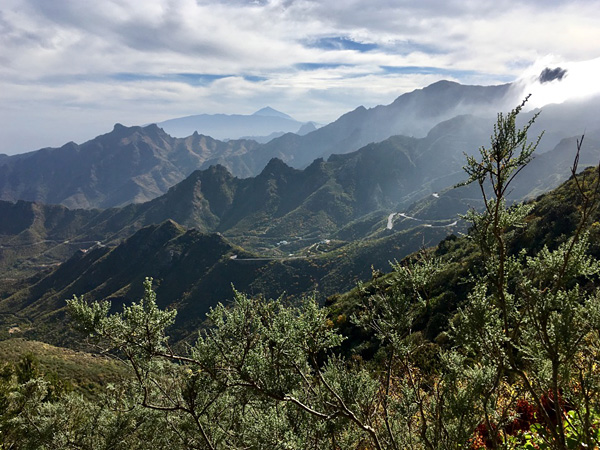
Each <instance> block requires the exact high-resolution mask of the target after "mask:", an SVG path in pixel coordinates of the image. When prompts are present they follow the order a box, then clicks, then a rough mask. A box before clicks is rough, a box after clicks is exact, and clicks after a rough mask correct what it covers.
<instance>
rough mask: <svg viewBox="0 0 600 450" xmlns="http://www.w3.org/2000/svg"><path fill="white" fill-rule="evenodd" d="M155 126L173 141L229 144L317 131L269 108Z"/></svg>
mask: <svg viewBox="0 0 600 450" xmlns="http://www.w3.org/2000/svg"><path fill="white" fill-rule="evenodd" d="M157 125H158V126H159V127H160V128H162V129H163V130H165V132H167V133H168V134H170V135H171V136H173V137H180V138H182V137H186V136H190V135H192V134H194V133H199V134H204V135H206V136H211V137H213V138H215V139H220V140H230V139H241V138H249V137H252V136H256V137H257V139H256V140H257V141H264V142H267V141H269V140H270V139H272V138H274V137H277V136H281V135H282V134H285V133H296V134H300V135H303V134H306V133H307V132H310V131H313V130H314V129H316V127H315V125H314V123H312V122H298V121H297V120H295V119H293V118H292V117H290V116H288V115H287V114H285V113H282V112H280V111H277V110H275V109H273V108H271V107H270V106H267V107H265V108H262V109H259V110H258V111H256V112H255V113H254V114H250V115H243V114H200V115H196V116H187V117H180V118H176V119H169V120H165V121H163V122H158V123H157Z"/></svg>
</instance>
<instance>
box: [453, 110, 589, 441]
mask: <svg viewBox="0 0 600 450" xmlns="http://www.w3.org/2000/svg"><path fill="white" fill-rule="evenodd" d="M519 111H520V108H517V109H515V110H514V111H512V112H511V113H510V114H509V115H508V116H507V117H503V116H502V115H499V116H498V123H497V126H496V128H495V131H494V136H493V137H492V147H491V148H490V149H489V150H488V149H482V150H481V159H480V160H475V159H474V158H470V159H469V160H468V165H467V168H466V170H467V173H469V175H470V179H469V182H477V183H479V185H480V187H481V192H482V194H483V196H484V200H485V207H486V209H485V210H484V211H483V213H476V212H471V213H470V214H469V216H468V217H469V218H470V219H471V221H472V223H473V227H472V232H471V235H470V236H471V238H472V239H474V240H475V242H476V243H477V244H478V246H479V248H480V249H481V251H482V254H483V255H484V261H485V267H484V269H483V272H482V274H481V275H480V276H479V277H477V279H476V283H475V287H474V288H473V290H472V292H471V293H470V294H469V297H468V301H467V303H466V305H465V307H464V308H463V309H462V310H461V312H460V317H459V319H460V320H459V321H458V323H457V326H456V329H455V332H456V338H457V340H458V342H459V343H460V344H461V346H462V349H463V350H464V351H466V352H468V353H469V354H471V355H472V356H474V357H475V358H476V359H477V360H478V361H479V362H480V363H481V364H483V365H484V366H485V368H486V370H488V371H491V372H493V373H494V376H493V380H492V383H491V384H490V385H489V386H488V387H487V392H486V393H485V395H484V396H483V397H482V401H483V407H484V408H485V410H486V424H487V427H488V429H492V428H493V427H494V426H498V425H502V421H503V420H504V421H507V419H508V418H507V417H506V415H505V414H504V415H503V414H502V413H500V412H499V411H500V410H501V409H502V408H500V406H499V405H498V403H497V402H498V399H499V396H500V394H501V391H502V387H503V386H505V385H507V384H511V385H513V386H518V389H519V390H520V391H521V393H522V395H523V396H526V397H527V398H529V399H530V400H531V401H532V403H534V404H535V405H536V407H537V410H538V414H539V415H540V417H539V419H540V420H542V422H544V423H545V426H546V430H547V434H546V436H545V439H546V441H547V444H548V445H550V447H551V448H556V449H565V448H567V447H566V445H567V442H566V435H565V429H564V423H563V420H556V417H559V418H562V417H563V416H564V412H565V407H566V405H569V407H570V408H574V409H575V411H576V414H578V415H580V416H582V417H587V418H588V419H589V417H590V415H591V413H592V411H593V410H594V409H595V408H597V406H598V405H597V396H598V385H597V384H596V385H595V386H594V385H593V384H592V383H589V382H588V381H589V379H590V376H592V372H593V371H591V370H590V364H591V361H593V360H597V358H598V322H597V315H596V314H595V313H594V312H595V311H597V310H598V308H599V296H598V290H597V289H591V290H586V289H584V288H582V286H581V282H582V281H584V280H585V279H589V278H590V277H592V276H594V275H596V274H598V272H599V270H600V265H599V263H598V261H596V260H595V259H593V258H592V257H590V256H588V255H587V254H586V251H587V248H588V242H587V236H586V233H585V228H586V226H588V223H587V220H588V218H589V217H590V213H591V211H592V209H593V208H594V207H595V205H596V203H597V201H598V185H597V184H596V185H594V186H584V183H585V180H580V179H578V178H577V177H578V176H577V175H576V168H577V166H576V164H575V165H574V167H573V170H572V172H573V176H574V177H575V182H576V185H577V188H578V193H579V196H580V205H581V207H580V213H581V223H580V225H579V227H578V228H577V231H576V232H575V234H574V235H573V236H572V237H570V238H569V239H568V240H567V241H566V242H564V243H563V244H561V245H560V246H559V247H558V248H557V249H555V250H550V249H548V248H543V249H542V250H541V251H540V252H539V253H538V254H537V255H535V256H526V252H525V251H524V250H523V251H521V252H520V253H518V254H516V255H515V254H510V253H509V252H508V249H507V244H506V239H507V235H508V233H510V232H512V230H513V229H515V228H518V227H523V226H525V218H526V215H527V214H528V212H529V207H528V206H526V205H517V206H513V207H507V206H506V204H505V198H504V197H505V194H506V192H507V189H508V188H509V186H510V183H511V181H512V179H513V178H514V176H515V175H516V174H517V173H518V172H519V171H520V170H521V169H522V168H523V167H524V166H525V165H526V164H527V163H528V162H529V160H530V159H531V153H532V151H533V150H534V149H535V145H536V144H530V143H528V142H527V138H526V136H527V130H528V128H529V127H530V126H531V124H532V121H530V122H529V123H528V124H527V125H526V126H525V128H523V129H522V130H517V129H516V127H515V118H516V115H517V114H518V113H519ZM532 120H533V119H532ZM519 149H520V150H519ZM576 161H577V158H576ZM594 376H595V375H594ZM582 388H583V390H582ZM556 399H558V400H557V401H555V400H556ZM549 403H550V404H551V407H548V404H549ZM494 416H496V417H494ZM579 437H580V439H581V442H584V443H586V444H587V445H590V446H593V445H597V443H596V444H595V443H594V442H593V438H592V434H591V428H590V423H589V422H588V423H587V427H582V428H581V435H580V436H579ZM492 439H493V440H497V439H496V436H495V435H493V436H492Z"/></svg>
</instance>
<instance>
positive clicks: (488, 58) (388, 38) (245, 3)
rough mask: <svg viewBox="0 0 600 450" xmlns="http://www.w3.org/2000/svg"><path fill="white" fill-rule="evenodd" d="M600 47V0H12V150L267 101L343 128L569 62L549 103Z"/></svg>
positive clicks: (2, 21) (574, 84) (8, 17)
mask: <svg viewBox="0 0 600 450" xmlns="http://www.w3.org/2000/svg"><path fill="white" fill-rule="evenodd" d="M599 42H600V0H585V1H584V0H576V1H558V0H531V1H516V0H491V1H490V0H431V1H428V0H421V1H410V0H360V1H359V0H336V1H332V0H0V121H1V124H2V125H1V126H0V153H7V154H14V153H21V152H25V151H30V150H35V149H38V148H42V147H49V146H60V145H62V144H64V143H66V142H68V141H75V142H78V143H81V142H84V141H87V140H89V139H92V138H93V137H95V136H97V135H99V134H103V133H106V132H109V131H110V130H111V129H112V127H113V125H114V124H115V123H117V122H118V123H122V124H124V125H142V124H147V123H152V122H160V121H163V120H166V119H170V118H175V117H182V116H187V115H193V114H202V113H209V114H214V113H225V114H251V113H253V112H255V111H257V110H258V109H260V108H262V107H264V106H271V107H273V108H275V109H277V110H280V111H282V112H284V113H286V114H289V115H291V116H292V117H294V118H295V119H297V120H301V121H309V120H312V121H317V122H320V123H328V122H331V121H333V120H335V119H336V118H337V117H339V116H340V115H341V114H343V113H345V112H348V111H350V110H353V109H355V108H356V107H357V106H360V105H363V106H365V107H373V106H376V105H378V104H389V103H391V102H392V101H393V100H394V99H395V98H396V97H398V96H399V95H401V94H403V93H405V92H409V91H412V90H414V89H418V88H422V87H425V86H427V85H429V84H431V83H433V82H435V81H438V80H440V79H448V80H453V81H457V82H460V83H463V84H481V85H491V84H501V83H507V82H520V83H523V84H527V83H529V82H531V80H535V79H537V77H538V76H539V73H540V71H541V70H543V69H544V68H545V67H551V68H552V67H564V68H568V69H569V72H568V73H569V76H570V78H567V79H568V80H570V81H569V83H563V85H562V86H563V88H564V89H562V91H560V92H553V93H549V92H545V91H544V89H546V91H547V87H540V89H539V91H538V95H537V103H535V102H536V100H535V98H536V95H534V97H532V100H533V103H532V104H536V105H537V106H539V105H542V104H544V102H546V101H550V100H552V101H562V100H564V99H565V98H568V97H569V96H572V95H584V94H586V93H589V90H590V89H592V90H593V89H599V88H598V86H597V85H600V82H599V81H598V80H600V46H599V45H598V43H599ZM538 87H539V86H538Z"/></svg>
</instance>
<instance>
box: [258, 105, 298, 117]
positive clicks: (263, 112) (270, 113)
mask: <svg viewBox="0 0 600 450" xmlns="http://www.w3.org/2000/svg"><path fill="white" fill-rule="evenodd" d="M252 115H253V116H266V117H281V118H282V119H289V120H294V119H293V118H292V117H291V116H288V115H287V114H285V113H282V112H281V111H277V110H276V109H273V108H271V107H270V106H266V107H264V108H262V109H259V110H258V111H256V112H255V113H254V114H252Z"/></svg>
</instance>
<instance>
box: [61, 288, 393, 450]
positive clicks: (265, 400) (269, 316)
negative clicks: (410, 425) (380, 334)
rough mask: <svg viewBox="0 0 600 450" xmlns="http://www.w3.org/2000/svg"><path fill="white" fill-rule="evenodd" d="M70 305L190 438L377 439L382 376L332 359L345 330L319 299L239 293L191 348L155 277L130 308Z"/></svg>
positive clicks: (347, 443) (203, 442)
mask: <svg viewBox="0 0 600 450" xmlns="http://www.w3.org/2000/svg"><path fill="white" fill-rule="evenodd" d="M69 308H70V310H71V312H72V314H73V316H74V317H75V318H76V320H77V321H78V323H79V324H80V327H81V328H82V329H84V330H85V331H86V332H88V333H93V334H95V335H96V336H97V337H99V338H100V339H101V341H102V342H104V344H105V345H106V346H107V347H109V348H113V349H115V350H118V351H119V352H120V354H122V355H123V356H124V357H125V358H126V359H127V360H129V362H130V364H131V366H132V368H133V370H134V373H135V376H136V379H137V381H138V390H139V400H140V403H141V404H142V405H143V406H145V407H147V408H149V409H153V410H156V411H164V412H166V413H168V414H169V417H170V418H171V420H172V424H173V427H174V428H175V429H176V431H177V434H178V435H179V436H180V437H181V439H182V441H183V442H184V444H185V445H186V446H190V447H199V448H212V449H217V448H227V449H234V448H261V449H262V448H273V449H276V448H277V449H281V448H287V449H306V448H314V449H319V448H324V447H331V448H355V447H356V446H357V445H358V443H360V442H361V441H362V440H369V439H372V440H373V439H374V440H376V439H377V434H376V431H375V430H374V426H373V422H374V420H375V418H376V414H377V395H376V394H377V390H378V385H377V380H376V379H374V378H373V375H372V374H371V373H369V372H367V371H365V370H364V369H362V368H360V367H351V366H349V365H348V363H347V362H345V361H343V360H341V359H339V358H337V357H335V355H334V353H332V350H333V349H335V348H336V347H337V346H339V345H340V344H341V342H342V340H343V338H342V336H341V335H339V333H337V332H335V331H334V330H333V327H332V323H331V321H329V320H328V319H327V315H326V311H325V310H324V309H322V308H320V307H319V306H318V305H317V304H316V303H315V301H314V300H312V299H308V300H306V301H304V302H302V303H301V304H300V305H297V306H286V305H284V304H283V301H282V300H280V299H278V300H270V301H267V300H265V299H261V298H249V297H247V296H246V295H244V294H242V293H239V292H235V293H234V299H233V302H232V303H231V305H228V306H227V307H225V306H224V305H218V306H217V307H215V308H214V309H212V310H211V312H210V313H209V314H208V319H209V321H210V322H211V326H210V327H208V328H206V329H205V330H204V331H203V332H201V333H200V335H199V337H198V339H197V341H196V343H195V345H193V346H192V347H191V348H190V349H189V351H188V353H187V354H186V355H184V356H181V355H177V354H174V353H173V352H172V351H171V350H170V348H169V346H168V342H167V339H166V334H165V328H166V327H167V326H168V325H169V324H170V323H172V320H173V318H174V313H172V312H165V311H160V310H159V309H158V308H157V307H156V302H155V295H154V292H153V291H152V286H151V280H147V281H146V283H145V296H144V299H142V300H141V301H140V302H139V303H134V304H132V305H131V306H128V307H125V308H124V311H123V313H120V314H113V315H107V306H105V305H101V304H97V303H94V304H92V305H88V304H87V303H86V302H85V301H84V300H83V299H82V298H74V299H73V300H71V301H70V302H69ZM380 448H381V447H380Z"/></svg>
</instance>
